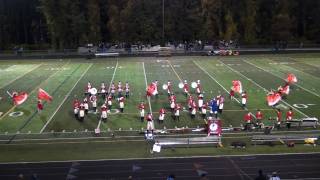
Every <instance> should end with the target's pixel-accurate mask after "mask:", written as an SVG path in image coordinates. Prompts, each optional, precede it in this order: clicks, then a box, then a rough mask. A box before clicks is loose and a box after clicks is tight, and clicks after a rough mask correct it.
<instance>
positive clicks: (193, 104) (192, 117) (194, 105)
mask: <svg viewBox="0 0 320 180" xmlns="http://www.w3.org/2000/svg"><path fill="white" fill-rule="evenodd" d="M190 113H191V119H194V118H195V117H196V113H197V104H196V102H195V101H193V103H192V105H191V112H190Z"/></svg>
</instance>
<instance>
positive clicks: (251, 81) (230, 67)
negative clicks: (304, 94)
mask: <svg viewBox="0 0 320 180" xmlns="http://www.w3.org/2000/svg"><path fill="white" fill-rule="evenodd" d="M218 61H219V62H220V63H221V64H223V65H224V66H226V67H228V68H229V69H230V70H231V71H233V72H235V73H237V74H239V75H240V76H242V77H243V78H245V79H247V80H248V81H250V82H252V83H253V84H255V85H256V86H258V87H260V88H261V89H262V90H264V91H265V92H269V91H268V90H267V89H266V88H264V87H262V86H261V85H260V84H258V83H256V82H255V81H253V80H252V79H250V78H248V77H247V76H245V75H243V74H242V73H240V72H239V71H236V70H234V69H233V68H231V67H230V66H228V65H227V64H225V63H223V62H222V61H220V60H218ZM281 101H282V102H283V103H284V104H286V105H287V106H289V107H291V108H292V109H294V110H295V111H297V112H299V113H300V114H302V115H304V116H305V117H309V116H308V115H306V114H304V113H303V112H301V111H300V110H299V109H297V108H295V107H293V106H291V105H290V104H289V103H287V102H285V101H284V100H281Z"/></svg>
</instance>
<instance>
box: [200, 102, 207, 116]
mask: <svg viewBox="0 0 320 180" xmlns="http://www.w3.org/2000/svg"><path fill="white" fill-rule="evenodd" d="M201 115H202V118H203V119H206V116H207V103H203V105H202V107H201Z"/></svg>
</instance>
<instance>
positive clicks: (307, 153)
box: [0, 152, 320, 164]
mask: <svg viewBox="0 0 320 180" xmlns="http://www.w3.org/2000/svg"><path fill="white" fill-rule="evenodd" d="M313 154H314V155H318V154H320V153H319V152H306V153H270V154H265V153H261V154H244V155H213V156H177V157H156V156H154V157H150V158H123V159H116V158H114V159H94V160H88V159H74V160H65V161H63V160H62V161H21V162H1V163H0V164H27V163H32V164H41V163H63V162H74V161H77V162H101V161H127V160H135V161H137V160H157V159H191V158H215V157H218V158H221V157H255V156H290V155H313ZM302 160H304V159H302ZM276 161H278V160H276Z"/></svg>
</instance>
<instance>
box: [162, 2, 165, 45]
mask: <svg viewBox="0 0 320 180" xmlns="http://www.w3.org/2000/svg"><path fill="white" fill-rule="evenodd" d="M162 43H163V45H165V42H164V0H162Z"/></svg>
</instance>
